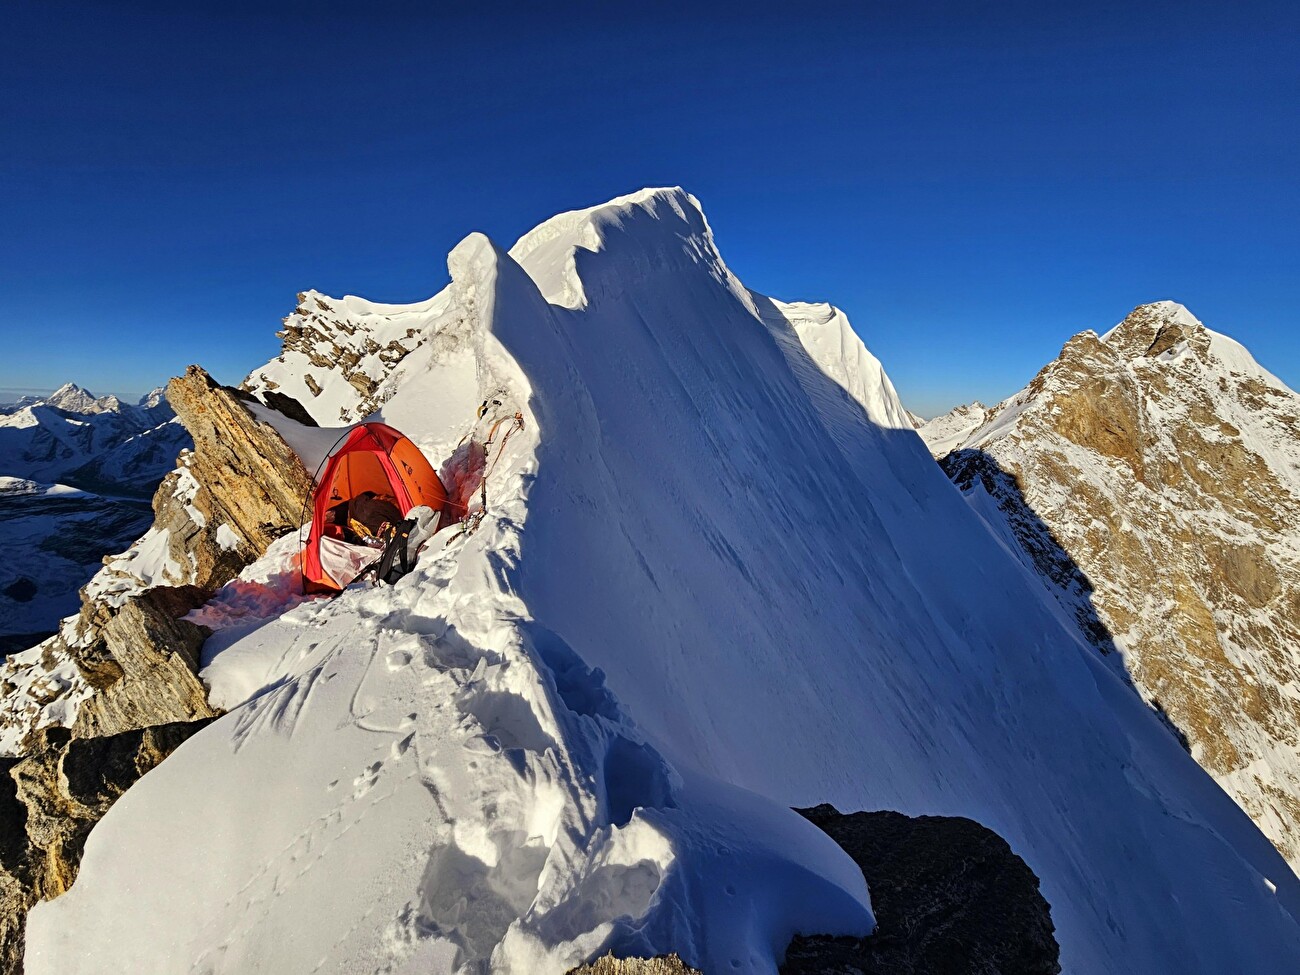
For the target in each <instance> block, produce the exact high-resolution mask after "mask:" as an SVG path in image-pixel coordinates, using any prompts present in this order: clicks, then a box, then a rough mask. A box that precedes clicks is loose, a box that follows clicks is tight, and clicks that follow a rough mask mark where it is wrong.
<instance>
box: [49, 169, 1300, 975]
mask: <svg viewBox="0 0 1300 975" xmlns="http://www.w3.org/2000/svg"><path fill="white" fill-rule="evenodd" d="M448 264H449V268H450V271H451V277H452V282H451V284H450V285H449V287H448V288H447V289H446V290H444V291H443V292H442V293H440V294H439V295H438V296H437V297H435V298H434V299H431V301H430V302H427V303H425V304H424V305H423V306H420V308H421V311H420V312H419V314H421V315H425V316H426V318H427V320H426V321H425V323H424V325H423V326H422V328H423V329H424V331H423V332H422V333H421V336H420V337H423V338H424V339H426V340H425V341H424V342H423V343H422V344H418V345H416V346H415V348H414V350H413V351H410V352H409V354H407V355H406V356H405V357H404V358H403V359H402V360H401V363H400V365H399V366H398V367H397V368H396V369H395V370H394V371H393V373H392V374H390V375H389V376H388V377H387V378H385V379H383V380H382V381H381V383H380V386H379V387H378V391H377V392H376V393H375V399H376V401H377V402H380V403H382V406H381V407H380V409H379V413H378V415H379V416H381V417H382V418H383V419H384V420H385V421H386V422H390V423H392V424H393V425H395V426H397V427H398V428H399V429H401V430H403V431H404V432H405V433H407V434H408V435H409V436H411V437H412V438H413V439H415V440H416V442H417V443H418V444H419V445H420V446H421V447H422V448H423V449H424V450H425V451H426V452H427V453H428V454H429V456H430V457H431V458H432V459H434V461H435V463H437V462H439V461H440V460H441V459H443V458H445V457H446V456H447V455H448V454H450V452H451V450H452V447H453V446H454V444H455V443H456V441H457V439H458V438H459V436H460V435H461V433H463V431H464V429H465V427H466V425H467V424H468V422H469V421H470V420H471V419H472V417H473V413H474V409H475V407H476V406H477V404H478V403H479V402H480V401H481V400H482V399H483V398H484V396H485V395H488V394H492V395H494V396H499V397H501V398H503V399H505V400H508V401H509V404H510V406H512V407H516V408H518V409H519V410H520V411H521V412H522V413H523V415H524V418H525V428H524V430H523V431H522V432H521V433H519V434H517V435H516V436H515V437H514V438H512V439H511V441H510V442H509V445H508V448H507V449H506V450H505V451H504V452H503V453H502V457H501V461H500V463H499V465H498V467H497V468H496V470H495V472H494V474H493V478H492V481H491V483H490V490H489V509H488V516H487V518H486V519H485V520H484V522H483V524H482V527H481V528H480V529H479V530H478V531H477V532H476V533H474V534H473V535H470V536H468V537H463V536H461V537H453V538H450V539H447V538H446V536H445V535H439V536H438V537H437V538H436V539H435V542H434V544H433V546H432V547H431V548H430V549H428V550H427V551H426V553H425V555H424V556H423V557H422V558H421V560H420V563H419V565H418V567H417V569H416V571H415V572H414V573H412V574H411V575H410V576H408V577H406V578H405V579H403V580H401V581H400V582H399V583H398V584H397V585H396V586H394V587H391V588H381V589H374V590H370V589H353V590H350V591H348V592H346V593H344V594H343V595H342V596H341V597H339V598H338V599H337V600H334V601H309V602H305V603H302V604H301V605H297V606H296V607H294V608H290V609H288V610H287V611H283V612H280V609H279V607H276V608H272V606H271V605H268V603H267V602H266V601H261V600H259V599H257V598H254V596H253V595H252V594H253V592H254V589H255V587H256V585H257V584H258V580H261V582H262V583H263V584H264V585H265V589H266V591H267V592H272V593H273V592H275V591H277V587H279V588H280V589H283V588H285V587H284V586H283V584H282V582H276V580H277V579H278V580H283V579H284V578H285V574H286V572H287V571H288V560H289V559H290V558H291V556H292V546H293V543H292V542H291V541H290V542H286V543H283V544H278V545H277V546H274V547H273V548H272V550H271V552H269V553H268V555H267V557H266V559H264V560H263V563H261V564H260V565H258V566H256V567H253V568H252V569H251V570H250V572H249V573H246V578H245V579H244V580H242V582H243V584H244V586H245V588H244V589H243V590H239V591H232V592H231V593H228V594H223V595H219V596H218V598H217V600H216V602H215V603H214V607H215V606H216V605H218V604H220V605H223V606H224V607H225V609H224V610H222V611H221V612H217V611H216V609H215V608H214V609H212V610H210V615H209V617H208V619H209V621H210V623H211V624H215V625H219V626H222V627H224V628H223V629H221V630H220V631H219V632H218V634H217V635H216V636H215V637H214V638H213V640H212V641H209V645H208V647H207V648H205V655H206V657H207V658H208V660H207V666H206V669H205V671H204V674H205V678H206V679H207V680H208V681H209V682H210V685H211V686H212V688H213V693H214V696H216V697H217V698H218V699H219V703H222V704H223V705H225V706H227V707H229V708H230V709H231V711H230V713H229V714H228V715H226V716H225V717H224V718H222V719H221V720H219V721H218V722H216V723H215V724H213V725H212V726H210V727H209V728H207V729H206V730H204V731H203V732H201V733H200V734H198V735H196V736H195V737H194V738H192V739H191V740H190V741H188V742H187V743H186V744H185V745H183V746H182V747H181V748H180V749H179V750H178V751H177V752H176V753H175V755H174V756H173V757H172V758H170V759H169V760H168V761H167V762H166V763H164V764H163V765H162V766H160V767H159V768H158V769H157V770H155V771H154V772H152V773H150V774H149V775H148V776H146V777H145V778H144V779H143V780H142V781H141V782H140V783H139V784H138V785H137V786H135V787H134V788H133V789H132V790H131V791H130V792H129V793H127V795H126V796H125V797H123V799H122V800H121V801H120V802H119V803H118V804H117V805H116V806H115V807H114V808H113V810H112V811H111V812H110V814H109V815H108V816H107V817H106V818H105V819H104V820H103V822H102V823H101V824H100V825H99V826H98V827H97V828H96V829H95V831H94V833H92V835H91V837H90V841H89V843H88V846H87V850H86V855H85V858H84V861H83V864H82V872H81V875H80V877H79V879H78V881H77V884H76V885H75V886H74V888H73V889H72V890H71V891H70V892H69V893H68V894H66V895H64V896H63V897H61V898H59V899H58V900H56V901H53V902H50V903H48V904H44V905H41V906H39V907H38V908H37V909H36V910H34V911H33V913H32V915H31V918H30V923H29V928H28V944H29V949H28V958H27V964H28V968H29V970H30V971H32V972H35V973H41V972H99V971H117V970H131V971H141V972H162V971H169V972H170V971H177V970H189V971H192V972H205V973H216V972H256V971H264V972H280V971H319V972H325V971H332V972H358V971H376V972H378V971H384V972H415V971H420V972H430V971H457V970H461V971H487V970H491V971H500V972H519V973H523V972H557V973H558V972H563V971H565V970H566V968H567V967H568V966H570V965H572V964H574V963H576V962H577V961H580V960H582V959H584V958H588V957H591V956H592V955H593V954H596V953H599V952H601V951H603V950H605V949H606V948H613V949H615V950H616V951H617V952H619V953H640V954H654V953H657V952H664V951H670V950H675V951H677V952H679V953H680V954H681V955H682V956H683V957H684V958H685V959H686V960H687V961H688V962H690V963H692V964H694V965H697V966H700V967H702V968H703V969H704V970H706V971H709V972H722V971H741V972H773V971H774V970H775V967H776V962H777V960H778V959H779V957H780V954H781V952H782V950H783V948H784V945H785V943H786V942H787V940H788V938H789V936H790V935H791V934H792V933H793V932H795V931H797V930H798V931H805V932H811V931H824V932H827V933H838V932H844V933H850V932H858V933H862V932H865V931H866V930H867V929H869V927H870V925H871V916H870V912H869V908H868V903H867V896H866V891H865V890H864V888H863V885H862V881H861V877H860V874H859V873H858V871H857V868H856V867H855V866H854V865H853V864H852V863H851V862H850V861H849V860H848V859H847V857H845V856H844V855H843V854H842V853H841V852H840V851H839V850H838V848H836V847H835V846H834V845H833V844H831V843H830V842H829V840H827V839H826V838H825V837H824V836H822V835H821V834H820V833H819V832H817V831H816V830H813V829H812V828H811V827H809V826H808V825H807V824H805V823H804V822H803V821H802V820H801V819H800V818H799V817H797V816H796V815H795V814H793V813H791V812H790V811H789V810H788V809H787V808H785V807H788V806H790V805H807V804H812V803H815V802H820V801H829V802H833V803H835V804H836V805H838V806H839V807H840V808H842V809H860V808H866V809H877V808H891V809H897V810H900V811H903V812H906V813H910V814H918V813H937V814H948V815H965V816H970V817H971V818H974V819H976V820H978V821H980V822H982V823H984V824H985V825H987V826H989V827H991V828H992V829H994V830H996V831H997V832H999V833H1000V834H1001V835H1002V836H1004V837H1005V838H1006V839H1007V840H1008V841H1009V842H1010V844H1011V846H1012V847H1013V849H1015V850H1016V852H1018V853H1019V854H1021V855H1022V856H1023V857H1024V858H1025V859H1026V861H1027V862H1028V863H1029V865H1030V866H1031V867H1032V868H1033V869H1034V871H1035V872H1036V873H1037V874H1038V876H1039V877H1040V878H1041V879H1042V887H1043V892H1044V894H1045V896H1046V897H1047V899H1048V901H1049V902H1050V903H1051V905H1052V909H1053V918H1054V920H1055V923H1056V925H1057V931H1058V936H1059V939H1060V942H1061V946H1062V962H1063V964H1064V966H1065V968H1066V970H1067V971H1071V972H1088V973H1096V972H1116V973H1118V972H1131V971H1147V972H1184V971H1207V972H1210V971H1214V972H1239V971H1284V970H1289V969H1293V968H1295V967H1296V966H1297V964H1298V963H1300V929H1298V928H1297V924H1296V920H1295V916H1296V911H1297V906H1298V905H1300V885H1298V884H1297V881H1296V879H1295V877H1294V876H1293V875H1291V874H1290V872H1289V871H1288V870H1287V868H1286V865H1285V864H1284V863H1283V862H1282V861H1281V860H1280V858H1279V857H1278V856H1277V854H1276V852H1275V851H1273V849H1272V848H1271V847H1270V846H1269V844H1268V843H1267V841H1266V840H1264V838H1263V837H1262V836H1261V835H1260V834H1259V833H1258V831H1257V830H1256V829H1255V828H1254V827H1253V826H1252V824H1251V823H1250V822H1249V821H1248V820H1247V819H1246V818H1245V816H1244V815H1243V814H1242V813H1241V812H1240V810H1238V809H1237V808H1236V807H1235V806H1234V805H1233V804H1232V803H1231V802H1230V801H1229V800H1228V799H1227V798H1226V797H1225V796H1224V795H1223V794H1222V793H1221V792H1220V791H1219V790H1218V789H1217V787H1216V786H1214V784H1213V783H1212V782H1210V781H1209V779H1208V778H1207V777H1206V776H1205V775H1204V773H1203V772H1201V770H1200V769H1199V768H1197V767H1196V766H1195V764H1194V763H1192V762H1191V760H1190V759H1189V758H1188V757H1187V756H1186V755H1185V754H1183V753H1182V751H1181V750H1180V749H1179V747H1178V745H1177V744H1176V743H1175V742H1174V740H1173V739H1172V737H1171V736H1170V735H1169V734H1168V733H1167V732H1166V731H1165V730H1164V728H1163V727H1161V726H1160V725H1159V723H1158V722H1157V721H1156V720H1155V718H1154V717H1153V716H1152V715H1151V714H1149V713H1148V711H1147V709H1145V708H1144V707H1143V706H1142V704H1141V702H1140V701H1138V700H1137V699H1136V698H1135V697H1134V696H1133V695H1132V694H1131V693H1130V692H1129V691H1128V690H1127V689H1126V688H1124V687H1123V686H1122V685H1121V684H1120V683H1119V682H1118V681H1117V680H1116V679H1115V678H1114V676H1113V675H1112V674H1111V673H1110V672H1109V671H1108V670H1107V669H1106V668H1105V667H1104V666H1101V665H1099V664H1098V663H1097V662H1096V661H1095V660H1094V659H1093V655H1092V654H1091V651H1090V650H1089V649H1088V648H1086V647H1084V646H1083V645H1082V643H1081V642H1080V640H1079V638H1078V636H1077V635H1076V634H1074V633H1073V632H1072V631H1071V629H1070V628H1069V627H1068V625H1067V624H1066V623H1065V622H1064V621H1063V619H1062V617H1061V615H1060V613H1059V611H1058V610H1057V609H1056V608H1055V605H1054V603H1052V601H1051V599H1050V597H1049V596H1048V595H1047V594H1046V593H1045V591H1044V590H1043V589H1042V587H1041V586H1040V585H1039V583H1038V582H1037V581H1036V580H1035V579H1033V578H1032V577H1031V576H1030V575H1029V573H1028V572H1027V571H1026V570H1025V569H1024V568H1023V567H1022V566H1021V565H1020V564H1019V563H1018V562H1017V561H1016V560H1015V559H1014V558H1013V557H1012V556H1011V555H1010V554H1008V552H1007V551H1006V550H1005V548H1003V547H1002V546H1001V545H1000V544H999V543H998V542H997V540H996V539H995V538H994V537H993V536H992V535H991V534H990V533H989V531H988V530H987V529H986V528H985V527H984V526H983V524H982V523H981V522H980V521H979V520H978V518H977V517H976V516H975V515H973V514H972V513H971V512H970V511H969V510H968V509H967V507H966V506H965V505H964V503H963V502H962V500H961V498H960V497H959V496H958V494H957V493H956V492H955V491H954V490H953V489H952V487H951V486H950V485H949V484H948V482H947V481H946V479H945V478H944V477H943V475H942V473H941V472H940V471H939V470H938V469H937V468H936V467H935V465H934V464H933V463H932V461H931V460H930V458H929V455H928V453H927V452H926V450H925V449H924V447H923V445H922V444H921V441H920V439H919V438H918V437H917V436H916V435H915V433H913V432H912V431H911V429H910V424H908V423H907V421H906V414H905V412H904V411H903V410H902V407H901V405H899V404H898V401H897V397H896V396H895V395H894V394H893V390H892V388H891V387H890V386H889V383H888V379H887V377H886V376H885V374H884V372H883V370H881V369H880V368H879V364H878V363H877V362H876V361H875V360H874V358H873V357H871V356H870V354H869V353H868V352H867V351H866V350H865V348H863V347H862V346H861V343H860V342H858V341H857V339H856V338H855V337H854V336H853V335H852V333H851V332H850V331H849V329H848V328H847V321H846V320H845V319H844V317H843V316H842V314H840V313H839V312H837V311H835V310H834V309H831V308H830V307H829V306H814V305H802V304H785V303H782V302H777V301H774V300H772V299H768V298H765V297H763V296H762V295H759V294H757V293H755V292H751V291H748V290H747V289H745V288H744V287H743V286H742V285H741V284H740V283H739V281H737V280H736V279H735V277H734V275H732V274H731V272H730V271H729V270H728V269H727V267H726V265H725V263H724V262H723V260H722V258H721V256H720V255H719V254H718V252H717V250H716V248H715V246H714V243H713V238H712V234H711V232H710V231H709V228H708V224H707V222H706V221H705V219H704V216H703V214H702V212H701V210H700V208H699V206H698V204H697V202H696V201H695V200H694V199H693V198H692V197H690V196H689V195H687V194H685V193H683V192H682V191H680V190H651V191H643V192H641V193H638V194H633V195H632V196H629V197H624V198H620V199H619V200H616V201H613V202H612V203H611V204H609V205H607V206H604V207H597V208H593V209H591V210H587V211H576V212H574V213H570V214H565V215H562V216H561V217H557V218H555V219H553V220H551V221H548V222H547V223H546V224H543V225H542V227H540V228H538V230H536V231H534V232H532V233H531V234H529V235H526V237H525V238H524V239H523V240H521V241H520V243H519V244H517V245H516V246H515V248H513V249H512V250H511V251H510V252H509V253H506V252H503V251H502V250H501V249H499V248H497V247H496V246H495V245H493V244H492V243H491V242H490V241H488V240H487V239H486V238H484V237H482V236H479V235H474V236H471V237H470V238H467V239H466V240H465V241H464V242H462V244H460V245H459V246H458V247H457V248H456V250H455V251H453V253H452V254H451V256H450V258H449V262H448ZM357 308H358V309H359V310H360V311H361V312H364V311H365V309H364V308H361V307H360V306H357ZM400 313H401V312H400V311H394V312H393V314H394V315H396V314H400ZM314 368H316V369H317V372H318V374H317V375H315V377H314V379H313V382H314V383H316V384H317V385H318V386H319V387H321V391H320V393H319V395H318V396H312V395H310V393H309V392H308V393H307V394H304V399H303V401H304V404H305V405H306V407H307V408H308V410H311V411H313V412H315V411H317V410H319V411H320V412H319V413H318V414H317V415H318V418H319V419H321V420H323V421H325V422H330V421H331V420H332V417H331V416H330V414H331V413H332V412H336V411H337V409H338V403H339V402H341V399H340V397H341V396H342V395H343V394H342V393H340V392H339V388H340V387H339V384H341V383H346V382H347V379H345V378H343V377H342V376H340V375H335V374H332V373H329V372H327V371H324V370H321V369H320V368H319V367H314ZM277 369H278V370H279V372H278V376H279V378H278V379H277V380H276V381H277V383H278V384H279V385H280V387H281V388H282V389H287V388H289V378H290V377H288V376H287V375H286V374H285V373H286V371H291V370H292V364H291V363H288V362H284V363H281V364H280V365H279V366H277ZM252 385H253V386H254V388H257V380H256V376H255V377H254V381H253V382H252ZM349 402H352V401H349ZM447 534H448V535H450V534H451V533H450V532H449V533H447ZM444 539H446V541H444ZM233 585H235V584H232V586H233ZM271 602H274V600H272V601H271ZM240 606H244V607H246V608H247V612H246V614H245V615H242V616H241V615H240V611H239V607H240ZM201 612H202V611H201Z"/></svg>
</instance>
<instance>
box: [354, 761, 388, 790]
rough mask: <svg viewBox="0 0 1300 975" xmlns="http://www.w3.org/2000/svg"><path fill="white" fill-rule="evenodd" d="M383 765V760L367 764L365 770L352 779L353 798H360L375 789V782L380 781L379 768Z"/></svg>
mask: <svg viewBox="0 0 1300 975" xmlns="http://www.w3.org/2000/svg"><path fill="white" fill-rule="evenodd" d="M383 767H384V763H383V762H372V763H371V764H370V765H367V766H366V769H365V771H364V772H362V773H361V774H360V775H358V776H357V777H356V778H355V779H353V780H352V798H354V799H360V798H361V797H362V796H364V795H365V794H366V793H367V792H369V791H370V790H371V789H373V788H374V787H375V783H376V782H378V781H379V770H380V769H382V768H383Z"/></svg>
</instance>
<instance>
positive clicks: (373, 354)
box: [244, 291, 441, 425]
mask: <svg viewBox="0 0 1300 975" xmlns="http://www.w3.org/2000/svg"><path fill="white" fill-rule="evenodd" d="M440 310H441V308H440V305H439V302H438V301H437V299H434V300H431V301H429V302H425V303H423V304H421V305H414V306H400V307H399V306H393V305H379V304H374V303H372V302H367V301H363V300H362V299H360V298H353V297H346V298H331V297H330V296H328V295H323V294H321V293H320V292H318V291H305V292H303V293H301V294H299V295H298V306H297V307H296V308H295V309H294V310H293V313H292V314H291V315H289V316H287V317H286V318H285V319H284V329H283V330H282V331H280V332H277V333H276V335H277V337H278V338H280V339H281V340H282V342H283V343H284V345H283V349H282V350H281V352H280V355H279V356H278V357H277V358H276V359H275V360H274V361H272V362H271V363H269V364H268V365H267V366H266V367H265V368H263V369H261V370H259V371H257V372H255V373H254V374H253V375H251V376H249V377H248V380H247V381H246V382H245V384H244V385H245V388H246V389H249V390H251V391H253V392H255V393H256V394H257V396H258V398H259V399H260V400H262V401H263V402H265V403H266V404H267V405H268V406H271V407H273V408H278V407H277V406H276V402H275V401H276V399H277V397H284V398H285V399H288V400H289V401H290V402H292V403H294V404H295V406H296V407H297V408H298V409H302V408H303V406H302V404H306V410H305V412H308V413H310V414H311V415H313V416H315V417H318V418H320V419H321V422H323V423H326V424H327V425H329V424H335V423H353V422H355V421H357V420H360V419H362V418H363V417H365V416H367V415H368V414H370V413H373V412H374V411H375V410H377V409H378V408H379V407H380V406H381V405H382V404H383V403H384V401H385V400H386V399H387V398H388V396H390V395H392V393H391V390H388V391H387V392H386V391H385V388H384V383H385V380H386V379H387V378H388V377H389V376H391V375H392V374H393V371H394V369H395V368H396V366H397V365H398V363H400V362H401V361H402V360H403V359H405V358H406V357H407V356H408V355H409V354H410V353H411V352H413V351H414V350H415V349H416V348H418V347H419V346H420V345H421V344H423V343H424V341H425V332H426V329H427V326H428V324H429V322H430V321H431V320H432V319H434V318H436V317H437V313H438V311H440ZM286 394H287V395H286Z"/></svg>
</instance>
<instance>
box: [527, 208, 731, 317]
mask: <svg viewBox="0 0 1300 975" xmlns="http://www.w3.org/2000/svg"><path fill="white" fill-rule="evenodd" d="M620 234H622V235H623V236H624V238H625V239H627V240H629V241H634V242H635V246H636V248H637V249H638V250H639V251H640V253H639V254H638V255H636V256H635V257H634V258H633V259H632V260H631V261H630V262H628V264H627V265H626V266H624V267H622V268H620V273H619V275H618V277H619V278H620V279H621V283H620V284H619V285H617V286H618V287H622V286H625V285H626V284H627V283H628V279H629V275H633V274H639V275H641V276H644V275H645V274H648V273H651V272H652V271H653V270H654V269H655V268H656V267H663V266H680V265H682V264H690V263H694V264H704V265H707V266H710V267H714V268H716V269H717V270H718V271H720V272H721V273H722V274H726V273H727V272H726V271H725V268H723V267H722V259H721V257H720V256H719V255H718V252H717V250H716V248H715V247H714V244H713V232H712V230H710V228H709V223H708V220H707V219H706V218H705V216H704V210H703V208H702V207H701V206H700V202H699V200H697V199H696V198H695V197H694V196H692V195H691V194H690V193H687V192H686V191H685V190H683V189H682V188H681V187H680V186H673V187H661V188H648V189H643V190H639V191H638V192H636V193H629V194H627V195H626V196H619V197H615V198H614V199H612V200H610V201H609V202H607V203H602V204H600V205H599V206H594V207H587V208H585V209H582V210H570V211H568V212H566V213H560V214H557V215H556V216H554V217H551V218H550V219H549V220H545V221H543V222H542V223H540V224H538V225H537V226H536V227H534V228H533V229H532V230H530V231H528V233H526V234H524V235H523V236H522V237H520V238H519V240H518V241H516V242H515V245H514V246H513V247H511V248H510V256H511V257H512V258H514V259H515V260H516V261H517V262H518V263H519V264H520V265H521V266H522V267H523V268H524V270H525V271H527V272H528V275H529V276H530V277H531V278H532V279H533V281H534V282H535V283H536V285H537V288H538V290H539V291H541V293H542V296H543V297H545V298H546V300H547V301H549V302H551V303H552V304H556V305H562V306H564V307H566V308H581V307H583V306H585V305H586V304H587V303H588V302H589V301H590V300H591V299H592V298H593V297H594V295H595V294H596V293H599V292H600V291H601V289H602V286H614V285H613V283H612V282H609V281H604V282H602V281H601V280H599V279H597V280H593V279H592V275H589V274H580V273H579V269H578V266H577V263H578V260H579V257H578V254H579V252H580V251H591V252H598V251H602V250H605V249H606V248H607V247H608V246H610V244H611V243H612V242H613V240H614V239H615V237H616V236H618V235H620Z"/></svg>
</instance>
